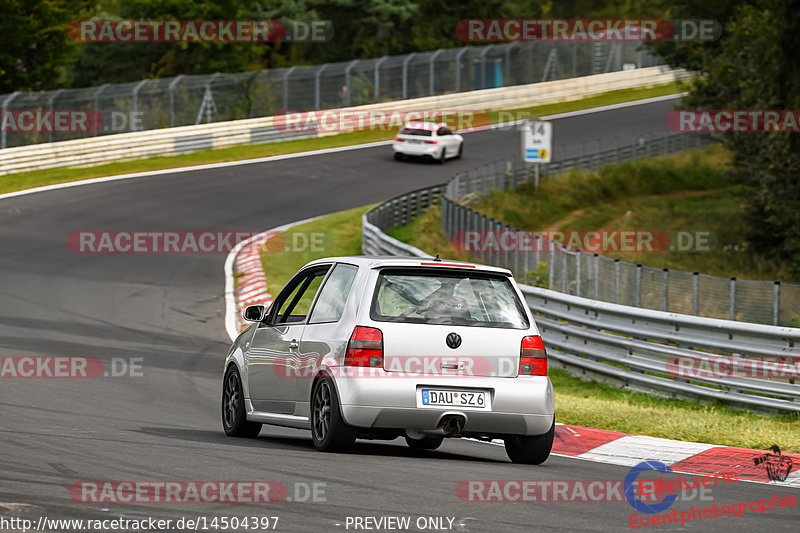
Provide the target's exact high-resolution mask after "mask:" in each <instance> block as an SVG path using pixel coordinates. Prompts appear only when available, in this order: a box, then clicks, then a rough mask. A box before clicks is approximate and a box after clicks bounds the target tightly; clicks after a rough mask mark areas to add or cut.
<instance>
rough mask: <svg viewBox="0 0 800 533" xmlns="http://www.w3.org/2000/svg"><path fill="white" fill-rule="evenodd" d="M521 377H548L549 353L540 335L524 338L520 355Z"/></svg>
mask: <svg viewBox="0 0 800 533" xmlns="http://www.w3.org/2000/svg"><path fill="white" fill-rule="evenodd" d="M519 374H520V376H522V375H525V376H546V375H547V353H546V352H545V349H544V343H543V342H542V338H541V337H540V336H538V335H532V336H530V337H523V338H522V344H521V346H520V353H519Z"/></svg>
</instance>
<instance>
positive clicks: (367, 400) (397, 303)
mask: <svg viewBox="0 0 800 533" xmlns="http://www.w3.org/2000/svg"><path fill="white" fill-rule="evenodd" d="M244 318H245V319H246V320H248V321H250V322H253V324H252V325H251V326H250V327H249V328H247V329H246V330H245V331H243V332H242V333H241V334H240V335H239V337H238V338H237V339H236V340H235V341H234V342H233V345H232V346H231V349H230V351H229V353H228V356H227V358H226V359H225V370H224V377H223V390H222V423H223V427H224V429H225V433H227V434H228V435H231V436H236V437H254V436H256V435H258V433H259V431H260V430H261V426H262V424H272V425H278V426H287V427H293V428H302V429H310V430H311V435H312V439H313V441H314V446H316V448H317V449H319V450H323V451H334V450H339V451H343V450H346V449H348V448H349V447H351V446H352V445H353V443H354V441H355V439H356V438H362V439H395V438H397V437H401V436H402V437H405V439H406V442H407V443H408V445H409V446H410V447H412V448H416V449H425V450H432V449H435V448H437V447H438V446H439V445H440V444H441V443H442V440H443V439H444V438H446V437H470V438H475V439H480V440H492V439H503V441H504V442H505V448H506V452H507V453H508V456H509V458H510V459H511V460H512V461H514V462H518V463H529V464H541V463H542V462H544V461H545V460H546V459H547V457H548V456H549V455H550V450H551V448H552V444H553V437H554V433H555V418H554V407H555V406H554V397H553V387H552V384H551V382H550V378H549V377H548V376H547V355H546V352H545V347H544V344H543V343H542V339H541V337H540V336H539V331H538V330H537V328H536V324H535V322H534V320H533V316H532V315H531V312H530V310H529V309H528V307H527V306H526V305H524V299H523V297H522V294H521V293H520V290H519V288H518V287H517V285H516V283H515V282H514V279H513V277H512V276H511V272H509V271H508V270H505V269H501V268H495V267H489V266H483V265H477V264H472V263H463V262H450V261H448V262H445V261H441V260H439V259H438V258H437V259H432V260H426V259H420V258H398V257H364V256H358V257H333V258H326V259H320V260H318V261H313V262H311V263H309V264H307V265H306V266H304V267H303V268H302V269H300V271H299V272H298V273H297V274H296V275H295V276H294V277H293V278H292V279H291V281H289V283H288V284H287V285H286V286H285V287H284V288H283V290H281V292H280V294H279V295H278V296H277V297H276V298H275V300H274V301H273V302H272V304H271V305H270V307H269V309H268V310H265V308H264V306H259V305H254V306H249V307H247V308H246V309H245V311H244Z"/></svg>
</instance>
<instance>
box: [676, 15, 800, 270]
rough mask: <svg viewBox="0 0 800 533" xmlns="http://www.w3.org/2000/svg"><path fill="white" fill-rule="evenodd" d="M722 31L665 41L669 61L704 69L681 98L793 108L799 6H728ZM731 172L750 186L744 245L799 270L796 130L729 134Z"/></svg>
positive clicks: (798, 91)
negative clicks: (713, 39) (699, 39)
mask: <svg viewBox="0 0 800 533" xmlns="http://www.w3.org/2000/svg"><path fill="white" fill-rule="evenodd" d="M724 26H725V35H724V36H723V38H722V39H721V40H720V41H719V42H717V43H712V44H706V45H698V44H691V45H681V46H674V45H673V46H672V47H671V48H672V49H671V51H669V52H668V53H666V57H667V58H668V59H669V60H670V62H671V63H672V64H674V65H676V66H688V67H691V68H694V69H695V70H697V71H699V72H701V73H703V74H704V75H702V76H700V77H698V78H697V79H696V80H695V81H694V82H693V84H692V91H691V93H690V94H689V95H688V96H687V97H686V99H685V100H684V107H686V108H691V109H738V110H797V109H800V62H798V61H797V57H796V55H797V51H798V50H800V6H798V2H796V1H792V0H759V1H757V2H755V3H742V4H740V5H738V6H737V7H735V9H734V10H733V12H732V13H731V16H730V18H729V19H728V20H726V21H725V22H724ZM725 143H726V144H727V145H728V147H729V148H730V149H731V151H732V153H733V154H734V167H735V168H734V177H735V179H737V180H738V182H739V183H741V184H743V185H744V186H746V187H747V188H748V189H747V190H748V191H749V194H748V198H747V213H748V217H749V219H750V224H749V226H750V233H749V235H748V236H747V238H748V240H749V242H750V244H751V247H752V249H753V250H755V251H756V252H757V253H760V254H762V255H763V256H764V257H767V258H771V259H777V260H782V261H785V262H786V264H787V267H788V268H789V269H790V271H791V272H792V273H793V274H797V273H800V179H798V177H799V176H798V170H799V169H800V134H798V133H778V132H769V133H731V134H726V137H725Z"/></svg>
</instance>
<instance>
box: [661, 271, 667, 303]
mask: <svg viewBox="0 0 800 533" xmlns="http://www.w3.org/2000/svg"><path fill="white" fill-rule="evenodd" d="M663 272H664V289H663V292H662V294H661V300H662V302H663V303H662V309H661V310H662V311H664V312H665V313H666V312H667V311H668V310H669V269H668V268H665V269H663Z"/></svg>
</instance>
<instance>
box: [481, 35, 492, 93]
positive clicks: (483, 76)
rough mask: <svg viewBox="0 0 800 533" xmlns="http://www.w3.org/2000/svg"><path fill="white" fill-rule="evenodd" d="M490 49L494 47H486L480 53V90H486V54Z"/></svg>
mask: <svg viewBox="0 0 800 533" xmlns="http://www.w3.org/2000/svg"><path fill="white" fill-rule="evenodd" d="M492 47H494V45H493V44H489V45H486V46H485V47H484V48H483V51H482V52H481V89H487V88H488V87H486V54H487V53H488V52H489V50H491V49H492Z"/></svg>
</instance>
